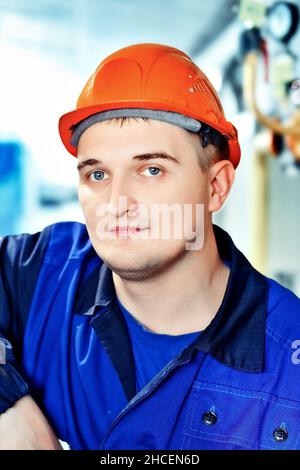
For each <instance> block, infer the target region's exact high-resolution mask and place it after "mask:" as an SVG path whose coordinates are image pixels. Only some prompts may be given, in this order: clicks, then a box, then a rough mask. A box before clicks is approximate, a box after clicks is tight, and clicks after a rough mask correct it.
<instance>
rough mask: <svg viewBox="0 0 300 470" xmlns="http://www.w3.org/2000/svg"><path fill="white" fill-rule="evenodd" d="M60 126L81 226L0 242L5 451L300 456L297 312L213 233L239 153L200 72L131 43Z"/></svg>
mask: <svg viewBox="0 0 300 470" xmlns="http://www.w3.org/2000/svg"><path fill="white" fill-rule="evenodd" d="M59 129H60V135H61V138H62V141H63V143H64V145H65V146H66V148H67V150H68V151H69V152H70V153H71V154H72V155H74V156H76V157H77V158H78V171H79V199H80V204H81V206H82V209H83V213H84V216H85V220H86V226H85V225H83V224H79V223H73V222H66V223H58V224H54V225H51V226H49V227H46V228H45V229H44V230H42V231H41V232H39V233H37V234H34V235H28V234H24V235H20V236H9V237H4V238H3V239H2V241H1V247H0V260H1V278H0V289H1V316H0V319H1V326H0V332H1V337H2V345H5V348H4V349H5V358H3V359H5V360H3V361H2V362H3V364H2V365H1V369H0V374H1V375H0V405H1V408H0V412H1V413H3V414H2V415H1V417H0V448H11V449H21V448H22V449H23V448H26V449H59V448H60V444H59V442H58V440H57V438H59V439H61V440H63V441H66V442H68V443H69V444H70V446H71V448H72V449H104V450H108V449H144V450H145V449H296V448H298V449H299V448H300V419H299V418H300V396H299V390H300V374H299V366H298V362H299V361H297V357H298V356H297V345H298V343H297V341H298V338H299V336H300V329H299V320H300V301H299V299H298V298H297V297H296V296H295V295H294V294H293V293H292V292H291V291H289V290H287V289H286V288H284V287H283V286H281V285H279V284H278V283H277V282H276V281H274V280H272V279H270V278H267V277H265V276H263V275H262V274H260V273H259V272H257V271H256V270H255V269H254V267H253V266H252V265H251V264H250V263H249V262H248V261H247V259H246V258H245V257H244V255H243V254H242V253H241V252H240V251H239V250H238V249H237V248H236V246H235V245H234V243H233V241H232V239H231V237H230V236H229V234H228V233H226V232H225V231H224V230H223V229H221V228H220V227H218V226H216V225H214V224H213V223H212V214H213V213H214V212H215V211H218V210H219V209H221V208H222V206H223V204H224V202H225V200H226V199H227V197H228V195H229V192H230V189H231V186H232V184H233V181H234V174H235V168H236V167H237V165H238V163H239V159H240V149H239V144H238V138H237V132H236V130H235V128H234V127H233V125H232V124H231V123H229V122H228V121H226V119H225V116H224V113H223V109H222V106H221V104H220V101H219V99H218V97H217V95H216V93H215V91H214V89H213V87H212V85H211V84H210V82H209V81H208V79H207V77H206V76H205V75H204V74H203V73H202V72H201V71H200V70H199V69H198V68H197V67H196V65H195V64H194V63H193V62H192V61H191V59H190V58H189V57H188V56H187V55H186V54H184V53H183V52H181V51H179V50H178V49H175V48H172V47H168V46H164V45H159V44H138V45H133V46H129V47H126V48H124V49H121V50H119V51H117V52H115V53H114V54H112V55H110V56H109V57H107V58H106V59H105V60H104V61H103V62H102V63H101V64H100V65H99V67H98V68H97V69H96V71H95V73H94V74H93V75H92V77H91V78H90V79H89V81H88V82H87V84H86V86H85V88H84V90H83V91H82V93H81V95H80V97H79V100H78V102H77V108H76V110H74V111H72V112H70V113H67V114H65V115H64V116H62V117H61V119H60V123H59ZM158 209H163V210H162V211H161V212H159V210H158ZM165 209H167V210H165ZM178 209H179V210H178ZM181 209H182V210H181ZM185 209H187V210H185ZM182 215H184V219H183V218H182V217H181V216H182ZM158 216H159V217H158ZM170 221H171V222H170ZM186 221H187V223H186ZM166 228H168V229H170V230H169V231H165V229H166ZM180 229H182V230H180ZM166 233H167V235H166ZM178 234H179V235H178Z"/></svg>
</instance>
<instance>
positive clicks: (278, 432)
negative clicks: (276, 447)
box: [273, 425, 288, 442]
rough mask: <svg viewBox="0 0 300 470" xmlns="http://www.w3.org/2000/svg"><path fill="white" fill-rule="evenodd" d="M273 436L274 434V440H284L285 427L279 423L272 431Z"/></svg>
mask: <svg viewBox="0 0 300 470" xmlns="http://www.w3.org/2000/svg"><path fill="white" fill-rule="evenodd" d="M273 436H274V439H275V441H277V442H283V441H286V440H287V438H288V432H287V429H286V428H285V427H284V426H282V425H281V426H279V427H278V428H276V429H275V431H274V432H273Z"/></svg>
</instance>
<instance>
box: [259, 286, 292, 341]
mask: <svg viewBox="0 0 300 470" xmlns="http://www.w3.org/2000/svg"><path fill="white" fill-rule="evenodd" d="M266 281H267V283H268V286H269V296H268V313H267V334H269V335H273V337H274V338H277V339H278V341H280V338H281V339H282V341H288V342H289V341H291V340H294V339H295V334H297V332H299V331H300V330H299V324H300V299H299V297H297V295H296V294H294V293H293V292H292V291H291V290H290V289H288V288H286V287H284V286H283V285H281V284H279V282H277V281H276V280H275V279H271V278H269V277H266ZM298 336H299V337H300V335H299V333H298Z"/></svg>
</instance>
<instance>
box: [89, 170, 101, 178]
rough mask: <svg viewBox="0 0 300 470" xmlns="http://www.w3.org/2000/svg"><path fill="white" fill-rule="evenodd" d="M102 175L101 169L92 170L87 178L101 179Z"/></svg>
mask: <svg viewBox="0 0 300 470" xmlns="http://www.w3.org/2000/svg"><path fill="white" fill-rule="evenodd" d="M103 175H104V172H103V171H101V170H97V171H93V172H92V173H90V175H89V178H90V179H92V181H101V180H103Z"/></svg>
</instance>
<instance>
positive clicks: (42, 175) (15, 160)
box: [0, 0, 300, 295]
mask: <svg viewBox="0 0 300 470" xmlns="http://www.w3.org/2000/svg"><path fill="white" fill-rule="evenodd" d="M299 8H300V2H299V1H292V2H278V1H272V0H270V1H265V0H241V1H238V0H214V1H213V2H204V1H200V0H164V1H163V2H162V1H159V0H152V1H151V2H148V1H143V0H0V83H1V86H0V236H1V235H6V234H16V233H22V232H29V233H34V232H36V231H39V230H41V229H42V228H44V227H45V226H46V225H49V224H51V223H54V222H57V221H60V220H79V221H83V216H82V214H81V210H80V207H79V204H78V200H77V172H76V160H75V158H73V157H72V156H70V155H69V154H68V153H67V152H66V150H65V149H64V147H63V146H62V144H61V142H60V139H59V135H58V128H57V123H58V118H59V116H60V115H61V114H63V113H65V112H67V111H69V110H72V109H74V108H75V104H76V100H77V97H78V95H79V93H80V91H81V89H82V88H83V86H84V84H85V83H86V81H87V79H88V77H89V76H90V75H91V73H92V72H93V71H94V69H95V68H96V66H97V65H98V63H99V62H100V61H101V60H102V59H103V58H104V57H105V56H107V55H108V54H110V53H112V52H114V51H115V50H116V49H118V48H121V47H124V46H127V45H130V44H134V43H137V42H155V43H163V44H168V45H171V46H174V47H177V48H179V49H181V50H183V51H184V52H186V53H188V54H189V55H190V56H191V57H192V59H193V60H194V62H195V63H196V64H197V65H198V66H200V68H201V69H202V70H203V71H204V72H205V73H206V74H207V75H208V77H209V78H210V80H211V82H212V83H213V85H214V86H215V88H216V89H217V91H218V93H219V95H220V97H221V100H222V102H223V105H224V108H225V112H226V116H227V118H228V119H229V120H231V121H233V123H234V124H235V125H236V127H237V128H238V131H239V136H240V142H241V147H242V159H241V163H240V165H239V167H238V169H237V173H236V180H235V184H234V187H233V189H232V192H231V195H230V197H229V199H228V201H227V202H226V204H225V206H224V208H223V209H222V210H221V211H220V212H218V213H217V214H215V215H214V221H215V223H217V224H219V225H221V226H222V227H223V228H225V230H228V231H229V233H230V234H231V236H232V238H233V240H234V242H235V243H236V245H237V246H238V247H239V249H240V250H241V251H243V253H244V254H245V255H246V256H247V258H248V259H249V260H250V261H251V262H252V264H253V265H254V266H255V267H256V268H257V269H258V270H260V271H261V272H263V273H264V274H266V275H268V276H270V277H273V278H275V279H277V280H279V282H281V283H282V284H284V285H286V286H287V287H289V288H290V289H292V290H293V291H294V292H296V293H297V295H300V250H299V241H300V211H299V206H300V47H299V45H300V27H299Z"/></svg>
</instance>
